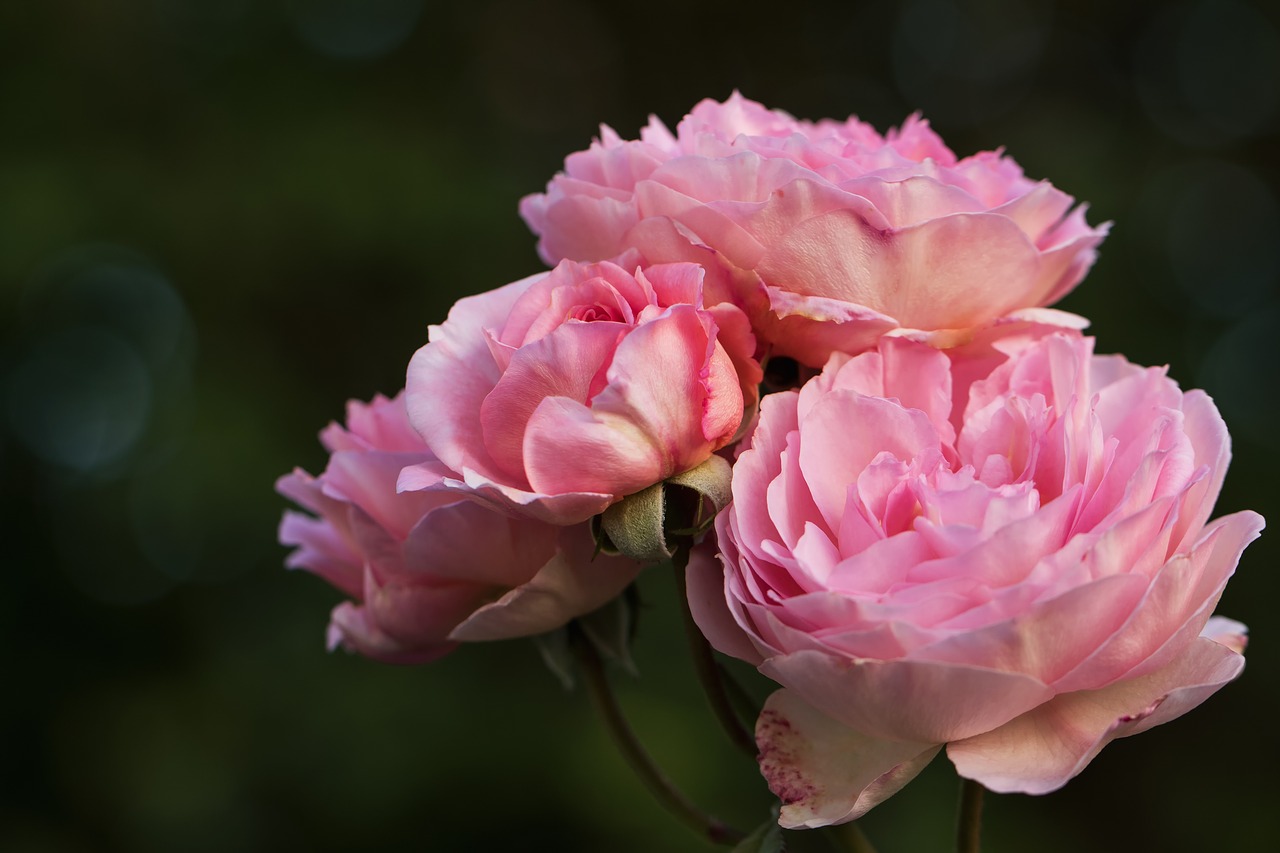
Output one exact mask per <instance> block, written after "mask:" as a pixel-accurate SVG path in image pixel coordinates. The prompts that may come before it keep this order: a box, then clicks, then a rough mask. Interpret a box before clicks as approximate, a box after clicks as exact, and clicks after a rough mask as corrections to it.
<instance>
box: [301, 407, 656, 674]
mask: <svg viewBox="0 0 1280 853" xmlns="http://www.w3.org/2000/svg"><path fill="white" fill-rule="evenodd" d="M320 439H321V441H322V442H323V443H324V445H325V447H326V448H328V450H329V451H330V453H331V454H332V455H331V456H330V458H329V464H328V467H326V468H325V471H324V473H323V474H322V475H320V477H318V478H312V477H311V476H309V475H308V474H307V473H306V472H304V471H294V472H293V473H292V474H287V475H285V476H284V477H281V478H280V480H279V481H278V482H277V483H276V490H277V491H279V492H280V493H281V494H283V495H285V496H286V497H289V498H291V499H292V500H294V501H296V502H297V503H298V504H299V505H301V506H302V507H304V508H306V509H307V510H309V511H311V512H312V513H315V516H318V517H313V516H311V515H306V514H303V513H299V512H286V513H285V516H284V520H283V521H282V522H281V524H280V541H281V542H282V543H283V544H285V545H294V546H297V548H296V550H294V551H293V553H292V554H290V555H289V558H288V560H287V563H286V565H288V566H290V567H297V568H304V569H307V570H309V571H311V572H314V573H315V574H317V575H319V576H320V577H322V578H324V579H325V580H327V581H328V582H329V583H331V584H333V585H334V586H335V587H337V588H338V589H339V590H341V591H342V592H344V593H345V594H347V595H348V596H350V597H351V598H353V599H355V601H356V602H358V603H352V602H346V603H344V604H340V605H338V607H337V608H335V609H334V611H333V617H332V621H331V622H330V624H329V646H330V648H333V647H336V646H338V645H342V646H346V647H347V648H349V649H351V650H354V651H357V652H360V653H361V654H364V655H368V656H369V657H372V658H377V659H379V660H383V661H387V662H389V663H422V662H425V661H430V660H434V659H436V658H438V657H440V656H441V655H444V654H446V653H447V652H449V651H450V650H452V649H453V648H454V646H456V645H457V643H458V642H459V641H468V640H496V639H505V638H508V637H519V636H527V635H532V634H540V633H543V632H545V631H550V630H552V629H554V628H557V627H559V626H561V625H563V624H565V623H566V622H568V621H569V620H570V619H572V618H573V617H575V616H580V615H583V614H585V613H588V612H590V611H592V610H595V609H596V608H597V607H599V606H601V605H603V604H604V603H605V602H607V601H609V600H610V599H612V598H613V597H614V596H616V595H617V594H618V593H620V592H621V591H622V590H623V589H624V588H625V587H626V586H627V584H629V583H630V582H631V581H632V580H633V579H634V577H635V575H636V574H637V572H638V570H639V566H637V565H636V564H635V563H633V562H631V561H629V560H625V559H621V558H616V557H607V556H604V555H599V556H596V557H594V559H593V555H594V550H595V542H594V539H593V538H592V536H591V532H590V530H588V528H587V525H585V524H579V525H576V526H574V527H555V526H552V525H549V524H544V523H541V522H537V521H532V520H529V519H517V518H510V517H508V516H506V515H502V514H500V513H496V512H494V511H493V510H492V509H490V508H488V507H486V506H482V505H480V504H478V503H475V502H472V501H468V500H465V499H464V497H465V496H463V495H459V494H458V493H457V492H451V491H446V490H435V491H421V492H410V493H404V494H397V493H396V478H397V477H398V476H399V474H400V470H401V469H402V468H403V467H405V466H406V465H416V466H418V470H419V472H421V473H420V476H422V477H425V476H426V474H425V472H426V471H428V470H430V471H434V472H435V476H436V477H437V479H442V478H444V477H447V476H453V473H452V472H451V471H448V470H447V469H445V468H444V467H443V466H441V465H440V464H439V462H437V461H436V460H435V458H434V457H432V455H431V452H430V451H429V450H427V448H426V445H425V444H423V442H422V439H421V438H420V437H419V436H418V434H417V433H415V432H414V431H413V429H412V428H411V427H410V426H409V420H408V418H407V417H406V414H405V408H404V401H403V399H402V398H401V397H396V398H395V399H394V400H387V399H386V398H384V397H377V398H375V399H374V400H373V402H371V403H369V404H364V403H358V402H354V401H353V402H351V403H349V404H348V406H347V427H346V429H344V428H343V427H341V426H339V425H338V424H330V425H329V427H328V428H327V429H325V430H324V431H323V432H322V433H321V434H320Z"/></svg>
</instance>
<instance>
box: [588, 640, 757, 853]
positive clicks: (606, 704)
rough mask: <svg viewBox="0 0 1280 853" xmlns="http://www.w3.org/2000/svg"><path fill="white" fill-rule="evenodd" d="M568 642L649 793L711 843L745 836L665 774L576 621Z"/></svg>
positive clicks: (607, 723)
mask: <svg viewBox="0 0 1280 853" xmlns="http://www.w3.org/2000/svg"><path fill="white" fill-rule="evenodd" d="M569 637H570V642H571V643H572V644H573V648H574V651H575V653H576V654H577V656H578V663H579V664H581V666H582V672H583V674H584V676H585V680H586V682H587V688H588V690H589V691H590V693H591V698H592V701H593V703H594V704H595V706H596V710H598V711H599V712H600V716H601V718H603V720H604V722H605V726H606V728H608V730H609V734H610V736H611V737H612V738H613V742H614V745H615V746H617V748H618V751H619V752H621V753H622V757H623V758H625V759H626V762H627V764H628V765H629V766H630V767H631V769H632V771H634V772H635V774H636V775H637V776H639V777H640V781H641V782H643V783H644V786H645V787H646V788H648V789H649V793H651V794H653V796H654V797H655V798H656V799H657V800H658V802H659V803H661V804H662V806H663V808H665V809H666V810H667V811H669V812H671V813H672V814H673V815H675V816H676V817H677V818H679V819H680V820H681V821H683V822H684V823H685V825H687V826H688V827H689V828H690V829H692V830H693V831H694V832H696V833H698V834H699V835H701V836H702V837H703V838H706V839H707V840H709V841H711V842H712V843H713V844H724V845H730V844H736V843H737V842H739V841H741V840H742V839H743V838H744V835H743V833H742V832H740V831H739V830H737V829H734V828H733V827H731V826H729V825H727V824H725V823H722V822H721V821H720V819H719V818H716V817H714V816H712V815H709V814H707V813H706V812H704V811H702V810H701V809H700V808H698V807H697V806H696V805H694V804H693V802H692V801H690V800H689V798H688V797H686V796H685V795H684V793H683V792H682V791H680V789H678V788H677V787H676V786H675V785H674V784H672V782H671V780H670V779H668V778H667V776H666V774H665V773H663V772H662V770H661V769H660V768H659V767H658V765H657V764H655V763H654V760H653V758H652V757H651V756H650V755H649V753H648V751H647V750H646V749H645V748H644V746H643V745H642V744H641V743H640V740H639V738H637V737H636V734H635V732H634V731H633V730H632V729H631V726H630V724H629V723H627V719H626V717H624V716H623V714H622V708H621V707H620V706H619V705H618V699H617V697H616V696H614V695H613V690H612V689H611V688H610V686H609V679H608V677H607V676H606V675H605V671H604V662H603V661H601V660H600V655H599V653H598V652H597V651H596V649H595V647H594V646H592V645H591V641H590V640H588V639H587V638H586V637H585V636H584V635H583V633H582V629H581V628H579V627H578V625H577V624H576V623H572V622H571V623H570V624H569Z"/></svg>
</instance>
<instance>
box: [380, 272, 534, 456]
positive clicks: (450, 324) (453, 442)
mask: <svg viewBox="0 0 1280 853" xmlns="http://www.w3.org/2000/svg"><path fill="white" fill-rule="evenodd" d="M545 275H547V274H546V273H542V274H540V275H537V276H532V277H530V278H526V279H522V280H521V281H517V282H514V283H512V284H508V285H506V286H505V287H500V288H498V289H497V290H491V291H489V292H488V293H482V294H480V295H479V296H471V297H467V298H466V299H460V300H458V302H457V303H455V304H454V306H453V308H452V309H451V310H450V311H449V318H448V320H447V321H446V322H445V323H444V325H442V326H432V327H431V330H430V342H429V343H428V344H427V345H426V346H424V347H422V348H421V349H419V350H418V351H417V352H416V353H414V354H413V358H412V359H410V361H409V369H408V374H407V376H406V379H405V405H406V407H407V408H408V411H409V422H410V423H411V424H412V425H413V428H414V429H415V430H417V431H418V433H419V434H420V435H421V436H422V437H423V439H424V440H425V441H426V443H427V445H428V446H429V447H430V448H431V451H432V453H434V454H435V455H436V457H437V458H439V459H440V461H441V462H443V463H444V464H445V466H447V467H448V468H450V469H452V470H454V471H462V470H463V469H464V468H471V469H474V470H478V471H481V472H483V473H484V474H485V475H486V476H490V477H491V476H493V475H494V464H493V461H492V460H491V459H490V458H489V453H488V451H487V450H486V449H485V447H484V442H483V435H484V430H483V428H482V426H481V423H480V407H481V405H482V404H483V403H484V398H485V397H486V396H488V394H489V392H490V391H492V390H493V386H494V385H496V384H497V382H498V380H499V379H500V378H501V373H500V371H499V369H498V365H497V364H496V363H495V362H494V360H493V356H492V355H490V353H489V346H488V344H487V343H486V342H485V336H484V332H485V330H487V329H496V328H501V324H502V321H503V320H504V319H505V318H506V316H507V314H508V313H509V312H510V311H511V306H512V305H514V304H515V302H516V300H517V299H519V298H520V295H521V294H522V293H524V291H525V290H527V289H528V288H529V286H530V285H531V284H533V283H534V281H536V280H537V279H539V278H542V277H543V276H545Z"/></svg>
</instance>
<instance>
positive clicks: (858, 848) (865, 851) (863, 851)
mask: <svg viewBox="0 0 1280 853" xmlns="http://www.w3.org/2000/svg"><path fill="white" fill-rule="evenodd" d="M827 831H828V836H827V838H828V840H830V841H832V842H834V843H835V844H836V846H837V847H839V849H841V850H844V851H847V853H876V848H875V845H874V844H872V843H871V839H869V838H867V836H866V834H865V833H864V832H863V831H862V827H860V826H858V824H857V823H856V822H852V821H851V822H849V823H842V824H837V825H836V826H831V827H827Z"/></svg>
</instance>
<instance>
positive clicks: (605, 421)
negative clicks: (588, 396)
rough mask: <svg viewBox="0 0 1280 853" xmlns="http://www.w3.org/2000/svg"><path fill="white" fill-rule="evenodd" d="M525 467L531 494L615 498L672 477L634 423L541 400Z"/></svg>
mask: <svg viewBox="0 0 1280 853" xmlns="http://www.w3.org/2000/svg"><path fill="white" fill-rule="evenodd" d="M524 464H525V468H526V471H527V472H528V476H529V481H530V484H531V486H532V487H533V489H534V490H535V491H538V492H541V493H543V494H550V495H558V494H566V493H575V492H576V493H582V492H591V493H598V494H609V495H612V496H613V497H614V498H615V499H616V498H620V497H622V496H624V495H629V494H632V493H634V492H638V491H640V490H641V489H644V488H646V487H648V486H651V485H653V484H654V483H656V482H658V481H660V480H662V479H663V478H664V477H666V476H667V475H669V474H672V473H675V472H674V471H672V470H670V468H669V467H668V463H667V460H666V459H664V457H663V454H662V451H661V450H660V449H659V448H658V447H657V446H656V444H655V442H654V440H653V438H652V437H651V436H649V435H647V434H645V433H644V432H643V431H642V430H641V429H639V428H638V427H637V425H636V424H634V423H632V422H631V421H630V420H628V419H627V418H625V417H618V416H615V415H612V414H610V413H607V412H601V413H597V412H593V411H592V410H591V409H589V408H587V407H586V406H584V405H582V404H581V403H578V402H575V401H573V400H570V399H568V398H565V397H548V398H546V399H544V400H543V401H542V402H541V403H540V404H539V406H538V408H537V410H536V411H534V413H533V416H532V417H531V418H529V421H528V427H527V429H526V430H525V434H524Z"/></svg>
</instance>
